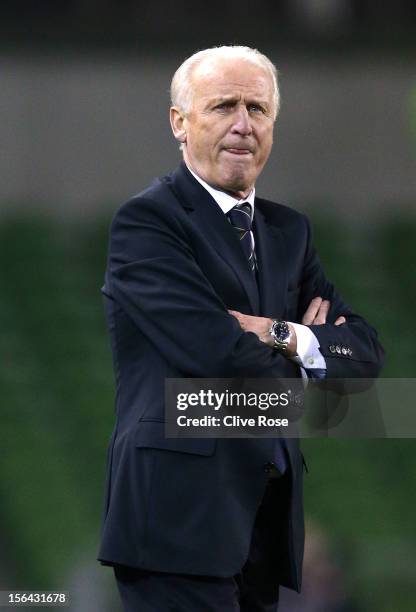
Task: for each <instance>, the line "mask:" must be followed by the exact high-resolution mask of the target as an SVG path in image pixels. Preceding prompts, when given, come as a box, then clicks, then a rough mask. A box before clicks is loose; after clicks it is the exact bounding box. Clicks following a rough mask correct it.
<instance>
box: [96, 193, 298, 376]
mask: <svg viewBox="0 0 416 612" xmlns="http://www.w3.org/2000/svg"><path fill="white" fill-rule="evenodd" d="M104 291H105V292H106V293H107V295H110V297H111V298H112V299H113V300H114V301H115V302H116V303H117V304H118V306H119V307H121V308H122V310H123V311H124V312H125V313H126V314H127V315H128V316H129V317H130V319H131V320H132V321H133V322H134V323H135V324H136V325H137V326H138V327H139V328H140V329H141V331H142V333H144V334H145V335H146V336H147V337H148V338H149V340H150V341H151V342H152V343H153V344H154V345H155V346H156V348H157V349H158V350H159V351H160V352H161V353H162V354H163V355H164V356H165V358H166V359H167V360H168V361H169V362H170V363H171V365H172V366H173V367H174V368H176V369H178V370H179V371H180V372H181V373H182V375H184V376H189V377H212V378H214V377H222V378H231V377H253V378H257V377H280V376H282V372H283V371H285V372H287V370H286V364H285V361H286V360H285V359H284V357H282V356H281V355H280V354H278V353H276V352H275V351H273V350H272V349H271V348H269V347H268V346H266V345H265V344H264V343H262V342H260V341H259V340H258V338H257V336H256V335H255V334H252V333H245V332H243V331H242V330H241V328H240V326H239V324H238V322H237V321H236V319H235V318H234V317H232V316H231V315H229V314H228V312H227V308H226V306H225V304H224V303H223V302H222V301H221V299H220V298H219V296H218V295H217V294H216V292H215V290H214V289H213V287H212V286H211V284H210V283H209V281H208V280H207V278H206V277H205V276H204V274H203V273H202V271H201V269H200V268H199V266H198V263H197V261H196V260H195V257H194V255H193V251H192V248H191V246H190V237H189V236H188V235H187V230H186V229H185V224H184V223H183V220H182V219H180V218H179V216H178V213H177V212H175V211H172V210H171V209H169V208H168V207H164V206H162V205H160V204H158V203H156V202H153V201H151V200H146V199H143V198H141V197H139V198H136V199H133V200H130V201H129V202H128V203H127V204H125V205H124V206H123V207H122V208H121V209H120V210H119V211H118V213H117V214H116V216H115V218H114V221H113V223H112V227H111V233H110V244H109V259H108V267H107V275H106V285H105V290H104ZM286 375H287V374H286Z"/></svg>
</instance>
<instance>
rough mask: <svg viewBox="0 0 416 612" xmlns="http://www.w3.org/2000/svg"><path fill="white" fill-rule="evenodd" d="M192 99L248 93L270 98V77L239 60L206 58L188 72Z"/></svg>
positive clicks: (256, 67)
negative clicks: (190, 75) (190, 77)
mask: <svg viewBox="0 0 416 612" xmlns="http://www.w3.org/2000/svg"><path fill="white" fill-rule="evenodd" d="M192 85H193V89H194V100H195V99H198V98H201V99H211V98H215V97H218V96H234V95H237V96H241V95H244V96H250V97H255V98H262V99H265V98H266V99H270V100H271V99H272V96H273V79H272V77H271V75H270V73H269V72H268V71H267V70H266V69H265V68H263V67H262V66H259V65H257V64H255V63H253V62H250V61H248V60H243V59H216V60H206V61H204V62H202V63H201V64H199V65H198V66H196V68H195V69H194V71H193V73H192Z"/></svg>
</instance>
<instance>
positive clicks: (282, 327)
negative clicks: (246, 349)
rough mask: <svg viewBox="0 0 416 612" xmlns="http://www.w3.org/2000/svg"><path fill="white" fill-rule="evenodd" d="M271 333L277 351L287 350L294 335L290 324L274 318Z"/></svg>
mask: <svg viewBox="0 0 416 612" xmlns="http://www.w3.org/2000/svg"><path fill="white" fill-rule="evenodd" d="M269 334H270V335H271V337H272V338H273V348H274V349H276V350H277V351H282V352H285V351H286V350H287V347H288V346H289V343H290V340H291V337H292V334H291V331H290V329H289V325H288V324H287V323H286V321H281V320H280V319H274V320H273V321H272V325H271V327H270V329H269Z"/></svg>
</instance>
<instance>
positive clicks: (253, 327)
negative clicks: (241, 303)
mask: <svg viewBox="0 0 416 612" xmlns="http://www.w3.org/2000/svg"><path fill="white" fill-rule="evenodd" d="M228 312H229V313H230V315H232V316H233V317H235V318H236V319H237V321H238V322H239V323H240V327H241V329H243V330H244V331H246V332H253V334H256V336H257V337H258V338H259V340H261V341H262V342H264V343H265V344H268V345H269V346H273V338H272V337H271V335H270V333H269V330H270V327H271V325H272V319H268V318H266V317H252V316H251V315H245V314H243V313H242V312H238V310H229V311H228Z"/></svg>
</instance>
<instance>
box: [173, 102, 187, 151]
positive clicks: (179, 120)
mask: <svg viewBox="0 0 416 612" xmlns="http://www.w3.org/2000/svg"><path fill="white" fill-rule="evenodd" d="M185 121H186V119H185V115H184V114H183V112H182V111H181V110H180V109H179V108H178V107H177V106H172V107H171V109H170V125H171V127H172V132H173V135H174V136H175V138H176V140H177V141H178V142H181V143H184V142H186V128H185Z"/></svg>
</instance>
